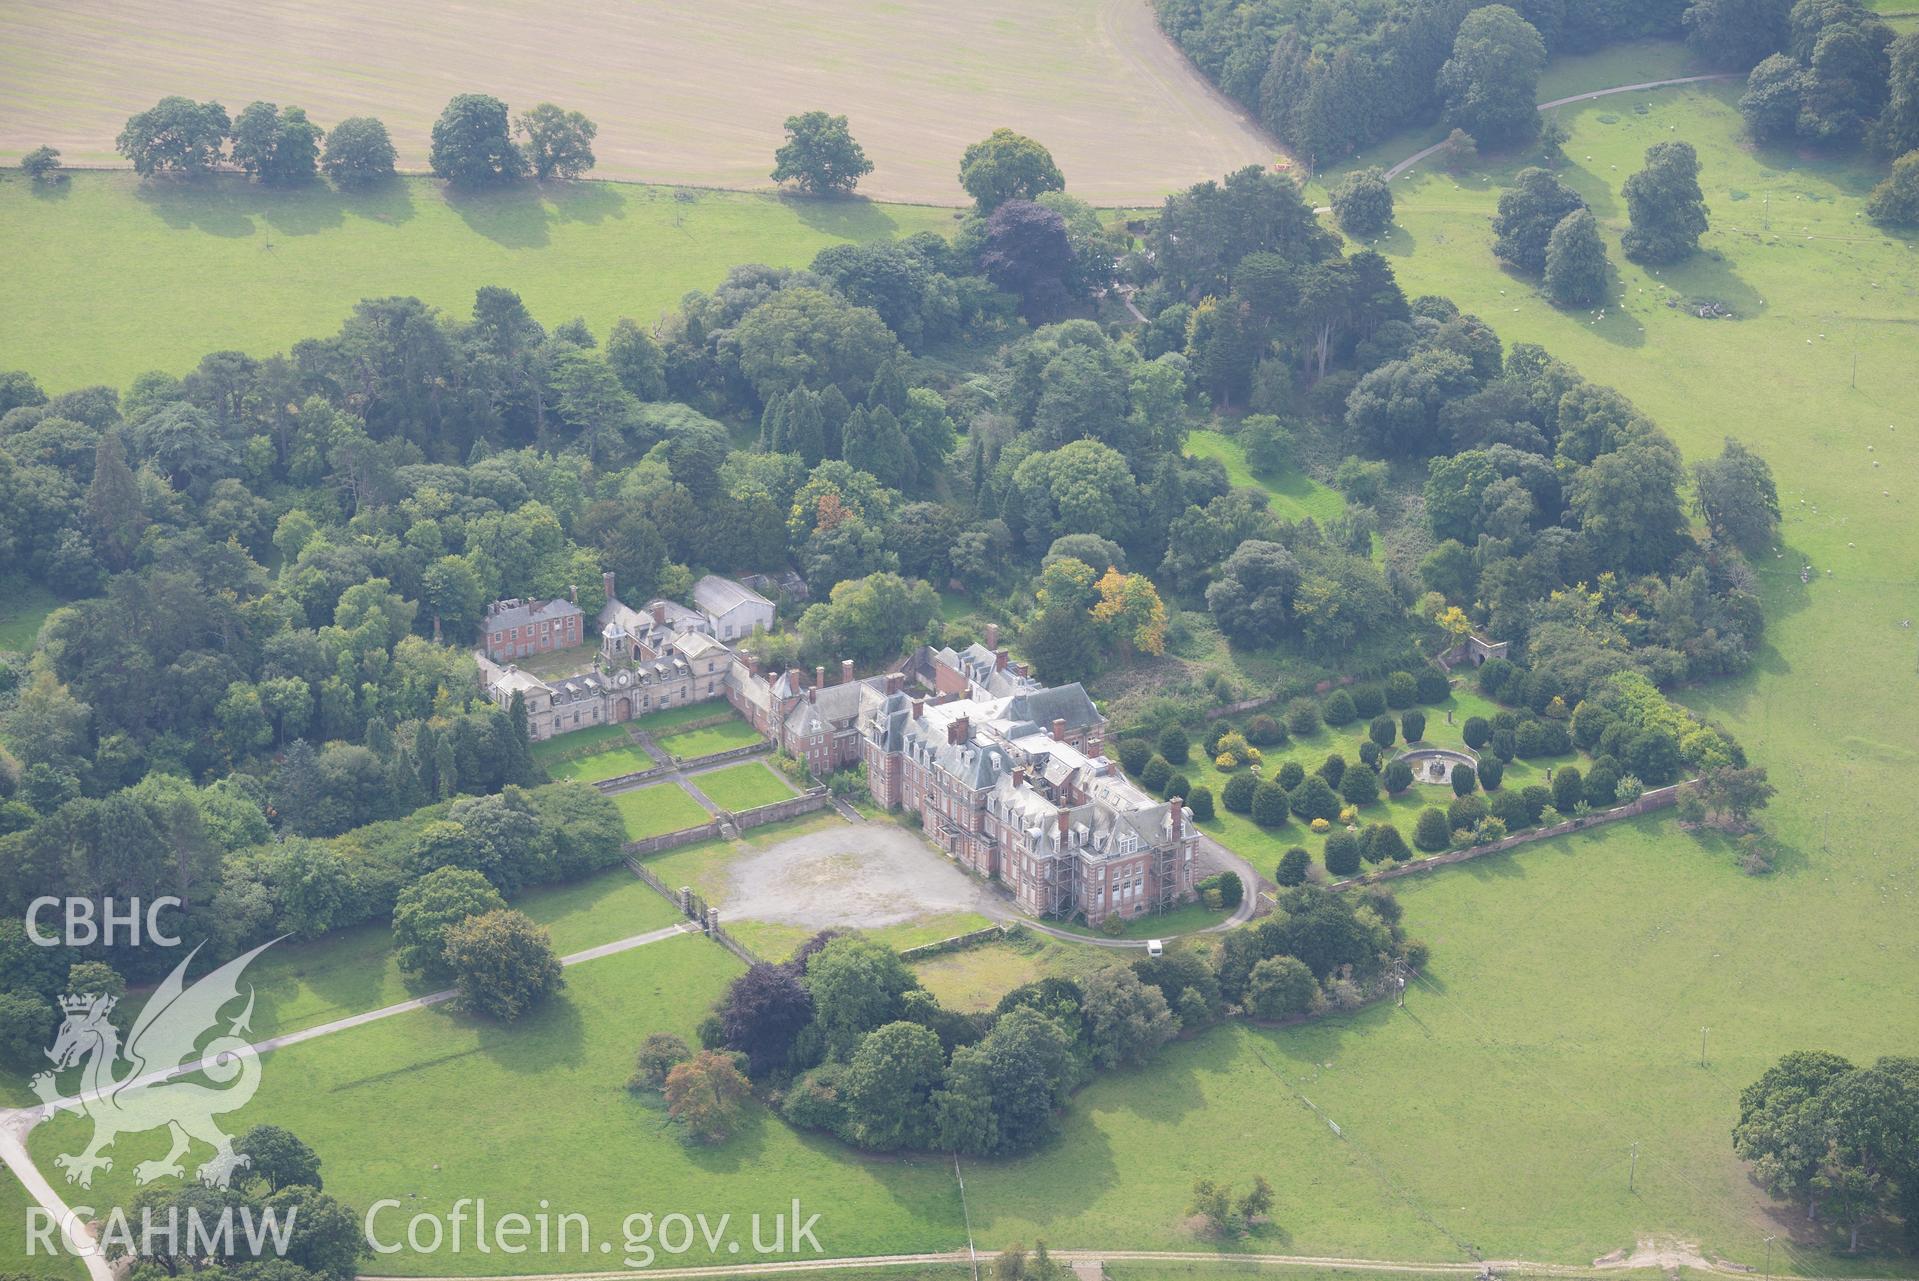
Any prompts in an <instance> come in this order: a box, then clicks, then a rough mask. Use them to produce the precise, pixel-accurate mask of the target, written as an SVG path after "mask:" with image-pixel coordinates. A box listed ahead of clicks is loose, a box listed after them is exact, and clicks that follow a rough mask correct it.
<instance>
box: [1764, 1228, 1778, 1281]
mask: <svg viewBox="0 0 1919 1281" xmlns="http://www.w3.org/2000/svg"><path fill="white" fill-rule="evenodd" d="M1778 1239H1779V1238H1778V1237H1777V1236H1770V1237H1767V1238H1766V1281H1772V1243H1773V1242H1774V1241H1777V1240H1778Z"/></svg>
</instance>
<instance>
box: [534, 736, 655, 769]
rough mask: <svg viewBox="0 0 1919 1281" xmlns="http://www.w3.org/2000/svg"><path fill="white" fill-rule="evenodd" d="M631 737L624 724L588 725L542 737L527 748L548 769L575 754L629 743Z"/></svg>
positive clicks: (599, 750)
mask: <svg viewBox="0 0 1919 1281" xmlns="http://www.w3.org/2000/svg"><path fill="white" fill-rule="evenodd" d="M632 741H633V738H632V736H631V735H630V734H628V733H627V732H626V726H624V725H589V726H587V727H586V728H585V729H576V730H571V731H569V732H567V733H565V734H555V735H554V736H553V737H552V738H543V739H541V740H540V741H539V742H537V743H534V744H533V745H532V747H531V748H530V749H529V750H530V751H531V753H532V756H533V759H534V761H535V762H536V763H538V764H540V765H544V766H546V767H547V769H548V770H549V771H550V770H551V769H552V768H553V766H554V765H555V764H557V763H558V762H561V761H565V760H568V759H570V758H572V757H575V756H587V755H591V754H592V753H594V752H602V751H606V750H608V749H609V748H614V747H620V746H623V745H625V744H627V743H631V742H632Z"/></svg>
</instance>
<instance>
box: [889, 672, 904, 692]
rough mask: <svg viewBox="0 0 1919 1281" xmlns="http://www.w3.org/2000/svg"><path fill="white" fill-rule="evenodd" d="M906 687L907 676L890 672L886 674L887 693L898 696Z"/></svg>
mask: <svg viewBox="0 0 1919 1281" xmlns="http://www.w3.org/2000/svg"><path fill="white" fill-rule="evenodd" d="M905 685H906V676H905V675H904V674H903V673H901V672H888V673H887V674H886V692H887V693H889V694H897V693H899V692H900V690H901V689H902V688H904V687H905Z"/></svg>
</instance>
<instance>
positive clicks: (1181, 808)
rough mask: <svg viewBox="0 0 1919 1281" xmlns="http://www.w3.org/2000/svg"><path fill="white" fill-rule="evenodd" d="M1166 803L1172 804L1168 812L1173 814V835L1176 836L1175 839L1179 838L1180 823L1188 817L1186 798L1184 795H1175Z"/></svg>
mask: <svg viewBox="0 0 1919 1281" xmlns="http://www.w3.org/2000/svg"><path fill="white" fill-rule="evenodd" d="M1166 803H1167V805H1169V806H1171V809H1170V810H1169V811H1168V813H1169V814H1170V815H1171V822H1172V825H1173V836H1174V837H1175V839H1177V838H1178V836H1179V832H1180V824H1181V823H1182V822H1183V821H1184V820H1185V818H1186V798H1185V797H1183V796H1175V797H1172V798H1171V799H1169V800H1168V801H1167V802H1166Z"/></svg>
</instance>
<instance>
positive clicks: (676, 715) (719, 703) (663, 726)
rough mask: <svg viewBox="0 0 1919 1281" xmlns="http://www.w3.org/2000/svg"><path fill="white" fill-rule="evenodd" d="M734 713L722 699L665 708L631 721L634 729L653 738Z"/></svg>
mask: <svg viewBox="0 0 1919 1281" xmlns="http://www.w3.org/2000/svg"><path fill="white" fill-rule="evenodd" d="M733 715H736V713H735V712H734V711H733V709H732V708H731V707H730V706H728V705H727V703H726V701H725V700H724V699H708V700H706V701H705V702H700V703H681V704H680V705H679V706H678V707H666V708H662V709H661V710H659V711H657V712H648V713H647V714H646V715H644V716H640V717H636V718H634V720H633V727H634V728H635V729H641V730H645V731H646V732H647V733H649V734H651V735H653V736H654V737H655V738H659V737H662V736H664V735H667V734H671V733H672V732H673V731H674V730H676V729H678V728H679V727H680V726H682V725H685V724H688V723H689V722H692V721H710V720H713V719H715V718H717V717H722V716H733Z"/></svg>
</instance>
